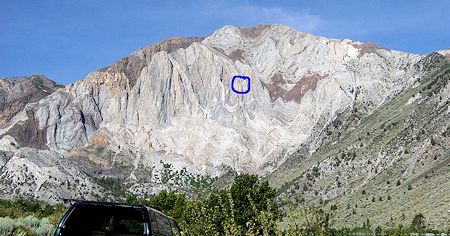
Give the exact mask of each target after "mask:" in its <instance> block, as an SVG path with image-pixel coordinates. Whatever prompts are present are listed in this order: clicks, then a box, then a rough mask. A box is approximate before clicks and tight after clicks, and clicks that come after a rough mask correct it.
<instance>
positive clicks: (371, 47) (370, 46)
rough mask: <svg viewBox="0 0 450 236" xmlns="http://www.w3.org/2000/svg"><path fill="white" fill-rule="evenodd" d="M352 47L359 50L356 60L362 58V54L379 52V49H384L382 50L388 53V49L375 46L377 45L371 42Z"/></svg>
mask: <svg viewBox="0 0 450 236" xmlns="http://www.w3.org/2000/svg"><path fill="white" fill-rule="evenodd" d="M352 45H353V47H355V48H358V49H359V55H358V58H359V57H362V56H363V55H364V54H368V53H376V52H377V50H380V49H384V50H388V51H390V50H389V49H386V48H384V47H381V46H379V45H377V44H375V43H373V42H367V43H363V44H361V45H359V44H352Z"/></svg>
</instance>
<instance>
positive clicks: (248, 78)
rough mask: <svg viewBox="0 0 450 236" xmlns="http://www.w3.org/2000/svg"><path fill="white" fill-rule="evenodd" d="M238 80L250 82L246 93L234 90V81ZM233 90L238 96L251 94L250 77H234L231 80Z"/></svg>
mask: <svg viewBox="0 0 450 236" xmlns="http://www.w3.org/2000/svg"><path fill="white" fill-rule="evenodd" d="M236 78H239V79H244V80H248V86H247V90H245V91H238V90H236V89H234V80H235V79H236ZM231 89H232V90H233V92H235V93H237V94H246V93H248V92H250V77H248V76H243V75H235V76H233V79H232V80H231Z"/></svg>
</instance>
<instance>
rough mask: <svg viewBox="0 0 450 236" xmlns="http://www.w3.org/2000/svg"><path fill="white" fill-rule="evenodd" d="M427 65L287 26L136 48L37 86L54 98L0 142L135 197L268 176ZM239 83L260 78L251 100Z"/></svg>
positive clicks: (19, 116) (30, 109)
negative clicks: (121, 186)
mask: <svg viewBox="0 0 450 236" xmlns="http://www.w3.org/2000/svg"><path fill="white" fill-rule="evenodd" d="M423 58H425V57H424V56H420V55H414V54H408V53H403V52H398V51H394V50H388V49H384V48H382V47H380V46H377V45H375V44H373V43H361V42H355V41H352V40H337V39H328V38H324V37H320V36H314V35H310V34H306V33H300V32H296V31H295V30H293V29H291V28H289V27H287V26H283V25H260V26H256V27H249V28H242V27H236V26H225V27H223V28H221V29H219V30H217V31H215V32H214V33H212V34H211V35H209V36H206V37H192V38H172V39H168V40H165V41H162V42H159V43H156V44H153V45H150V46H148V47H145V48H142V49H139V50H137V51H135V52H134V53H132V54H131V55H130V56H128V57H125V58H123V59H121V60H119V61H118V62H116V63H114V64H112V65H111V66H108V67H105V68H103V69H100V70H98V71H94V72H92V73H90V74H89V75H88V76H87V77H86V78H85V79H84V80H80V81H77V82H76V83H75V84H71V85H67V86H66V87H65V88H62V89H51V87H50V85H51V82H49V81H47V80H45V79H38V78H36V79H35V80H30V81H40V82H39V83H38V82H36V83H37V84H42V86H43V87H36V86H35V87H36V88H40V89H41V91H43V89H42V88H44V87H45V88H46V89H48V91H49V93H50V95H48V93H45V96H44V95H42V96H40V97H36V98H32V97H30V98H29V99H25V100H24V101H25V102H23V103H20V104H22V105H21V106H17V109H16V110H13V109H6V110H8V112H9V111H14V112H11V113H8V114H9V115H8V116H5V117H6V118H4V121H3V123H0V144H1V143H4V144H5V145H4V146H5V147H6V146H7V147H8V150H10V151H11V150H12V151H14V150H16V149H17V150H21V149H22V148H25V147H28V148H31V149H40V150H45V151H42V152H39V153H38V154H36V155H40V156H46V157H47V158H50V159H52V160H54V161H55V162H56V160H58V158H61V157H63V158H66V159H67V160H68V163H66V164H65V166H77V167H78V170H79V171H81V172H83V173H86V174H87V175H88V176H97V177H98V178H100V177H101V178H114V179H120V180H123V181H125V182H127V183H128V184H129V186H130V188H129V191H130V192H132V193H134V194H138V195H139V194H140V195H145V194H149V193H151V192H153V191H158V189H160V188H161V186H165V185H167V183H168V182H170V184H171V185H178V186H179V185H182V184H181V183H179V182H176V181H175V180H170V181H169V180H167V179H166V178H165V177H166V176H165V173H167V171H169V170H168V169H170V171H178V172H177V173H181V171H183V172H182V173H184V175H183V176H184V177H186V178H191V177H192V178H194V177H195V176H210V177H218V176H221V175H222V174H224V173H226V172H228V171H230V170H232V171H236V172H250V173H256V174H260V175H267V174H269V173H271V172H272V171H274V170H275V169H277V168H278V167H279V166H280V165H282V164H283V163H284V162H285V161H286V160H288V159H289V158H290V157H291V156H292V154H293V153H295V152H297V151H298V150H299V149H305V148H306V147H308V148H306V149H307V151H308V152H310V153H313V152H314V151H315V149H316V147H315V146H314V145H310V143H311V140H314V139H315V138H316V137H318V136H320V135H321V134H322V133H323V132H324V130H325V128H326V127H328V126H329V125H330V124H331V123H332V122H333V121H334V120H335V119H336V118H337V117H338V116H339V115H342V114H346V113H348V112H351V111H352V110H354V108H355V107H358V109H359V110H360V111H361V112H362V114H363V115H367V114H370V113H372V112H373V111H375V110H376V109H377V108H378V107H379V106H380V105H382V104H383V103H385V102H387V101H389V100H390V99H392V97H395V96H396V95H397V94H399V93H401V92H402V91H405V90H407V89H408V88H410V87H411V86H413V85H414V83H415V82H417V80H418V79H419V78H420V76H422V75H423V73H424V71H425V70H424V68H425V67H423V66H422V67H420V66H419V67H418V66H415V65H417V63H418V62H419V61H420V60H422V59H423ZM235 75H244V76H248V77H250V78H251V83H250V84H251V85H250V86H251V90H250V92H249V93H248V94H245V95H240V94H236V93H234V92H233V91H232V89H231V81H232V78H233V76H235ZM5 81H6V80H5ZM2 83H5V84H6V83H9V82H2ZM3 87H5V88H6V87H8V89H4V91H12V90H11V89H10V88H13V87H14V86H13V85H9V84H8V85H4V86H3ZM46 89H45V90H46ZM36 91H37V90H36ZM1 94H6V95H4V96H3V97H5V99H4V100H5V101H6V100H8V99H9V100H11V101H12V100H14V99H10V98H8V99H6V97H9V96H10V95H9V94H11V93H10V92H3V93H1ZM17 99H18V98H16V100H17ZM9 100H8V101H9ZM16 100H14V101H16ZM5 104H6V103H5ZM10 106H11V105H8V107H10ZM11 143H12V144H14V145H12V144H11ZM7 144H8V145H9V144H11V145H9V146H8V145H7ZM308 145H310V146H308ZM13 146H14V147H15V148H14V147H13ZM0 147H1V145H0ZM4 149H6V148H4ZM24 152H30V149H27V150H26V151H24ZM22 156H23V155H21V157H22ZM21 160H25V159H23V158H22V159H21ZM28 164H30V163H28ZM169 167H170V168H169ZM61 168H62V167H61ZM65 171H66V170H61V172H64V173H65ZM9 173H15V172H9ZM77 173H78V172H77ZM11 175H12V176H13V177H11V178H14V174H11ZM193 176H194V177H193ZM16 177H17V176H16ZM163 179H164V181H163ZM180 179H183V178H181V177H180ZM174 181H175V182H174ZM177 181H181V180H177ZM96 191H97V190H96ZM96 193H97V192H96Z"/></svg>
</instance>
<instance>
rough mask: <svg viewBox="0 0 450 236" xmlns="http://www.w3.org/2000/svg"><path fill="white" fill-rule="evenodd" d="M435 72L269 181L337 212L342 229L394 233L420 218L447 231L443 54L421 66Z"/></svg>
mask: <svg viewBox="0 0 450 236" xmlns="http://www.w3.org/2000/svg"><path fill="white" fill-rule="evenodd" d="M422 65H424V66H425V67H426V68H434V70H431V71H430V73H429V74H428V75H427V76H425V77H424V78H423V79H421V80H420V81H418V82H417V83H416V84H415V85H414V86H413V88H412V89H411V90H408V91H406V92H404V93H402V94H400V95H399V96H397V97H395V98H394V99H393V100H392V101H391V102H389V103H386V104H384V105H382V106H381V107H380V108H379V109H377V110H376V111H374V112H373V113H372V114H370V115H368V116H361V114H360V113H359V112H358V111H357V110H353V111H351V114H350V115H348V114H347V115H346V114H343V115H341V116H340V117H338V118H337V119H336V121H335V122H334V123H333V125H331V126H330V127H329V128H328V129H327V132H326V133H327V135H323V136H322V137H321V138H322V139H323V140H322V142H323V143H322V145H321V147H320V148H319V150H318V151H317V152H316V153H314V154H312V155H309V154H308V153H306V154H305V153H303V154H302V153H299V154H297V155H296V156H295V157H293V158H292V159H291V162H290V163H286V165H285V166H282V167H281V168H279V169H278V170H277V171H275V172H274V173H273V174H272V175H271V176H269V177H268V178H269V180H270V182H271V183H272V185H274V186H277V185H278V186H280V185H283V187H282V188H281V190H280V191H281V192H280V194H281V195H280V196H282V198H285V197H290V198H292V199H295V200H296V201H298V200H301V201H305V202H306V203H308V204H318V203H324V204H325V206H326V207H328V208H331V209H335V210H334V211H333V213H334V214H335V218H334V219H335V223H336V224H337V225H339V226H350V227H354V226H355V225H361V226H362V225H363V223H364V222H365V221H366V220H367V219H370V222H372V225H375V226H376V225H382V226H390V227H395V226H397V225H398V224H400V223H404V222H405V221H406V222H410V221H411V220H412V218H413V217H414V215H416V214H418V213H423V214H424V215H425V218H426V219H427V223H428V224H429V226H431V227H432V228H445V227H446V223H447V210H448V209H447V207H448V206H449V204H450V199H449V198H448V192H449V189H450V185H449V184H450V182H449V181H448V180H449V178H450V119H449V118H450V106H449V97H450V96H449V95H450V84H449V80H450V64H449V63H448V61H447V60H446V59H444V57H442V56H440V55H439V54H436V53H434V54H431V55H429V56H427V57H426V58H424V60H422Z"/></svg>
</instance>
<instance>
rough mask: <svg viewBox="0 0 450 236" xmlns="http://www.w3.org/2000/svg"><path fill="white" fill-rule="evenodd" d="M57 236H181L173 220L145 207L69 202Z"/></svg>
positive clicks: (57, 230)
mask: <svg viewBox="0 0 450 236" xmlns="http://www.w3.org/2000/svg"><path fill="white" fill-rule="evenodd" d="M69 201H70V203H71V206H70V208H69V210H67V212H66V214H65V215H64V216H63V218H62V219H61V222H60V223H59V224H58V228H56V231H55V236H66V235H71V236H72V235H73V236H84V235H86V236H87V235H89V236H128V235H130V236H131V235H148V236H150V235H152V236H153V235H158V236H180V235H181V234H180V230H179V228H178V225H177V223H176V221H175V220H174V219H172V218H171V217H169V216H166V215H164V214H163V213H161V212H159V211H157V210H155V209H152V208H149V207H146V206H143V205H131V204H122V203H104V202H92V201H80V200H69Z"/></svg>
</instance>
